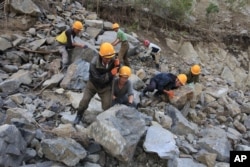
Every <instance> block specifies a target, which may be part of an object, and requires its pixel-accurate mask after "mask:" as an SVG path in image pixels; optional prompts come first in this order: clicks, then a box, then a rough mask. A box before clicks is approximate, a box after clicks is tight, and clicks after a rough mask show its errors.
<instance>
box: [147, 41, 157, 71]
mask: <svg viewBox="0 0 250 167" xmlns="http://www.w3.org/2000/svg"><path fill="white" fill-rule="evenodd" d="M143 44H144V46H145V47H146V48H147V50H146V52H145V53H144V55H143V57H148V56H150V55H151V56H152V58H153V60H154V61H155V67H156V68H157V69H159V68H160V64H159V63H160V58H161V48H160V47H159V46H158V45H156V44H154V43H152V42H150V41H149V40H144V42H143Z"/></svg>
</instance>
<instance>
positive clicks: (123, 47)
mask: <svg viewBox="0 0 250 167" xmlns="http://www.w3.org/2000/svg"><path fill="white" fill-rule="evenodd" d="M128 49H129V44H128V41H125V42H122V44H121V49H120V51H119V53H118V59H119V60H120V62H121V63H123V64H124V65H126V66H130V64H129V61H128V56H127V53H128Z"/></svg>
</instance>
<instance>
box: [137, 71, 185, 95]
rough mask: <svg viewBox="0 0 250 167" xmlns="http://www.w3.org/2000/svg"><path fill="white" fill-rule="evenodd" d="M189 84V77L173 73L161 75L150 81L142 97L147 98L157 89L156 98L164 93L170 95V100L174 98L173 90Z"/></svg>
mask: <svg viewBox="0 0 250 167" xmlns="http://www.w3.org/2000/svg"><path fill="white" fill-rule="evenodd" d="M186 82H187V76H186V75H185V74H179V75H178V76H176V75H174V74H172V73H163V72H162V73H159V74H157V75H155V76H154V77H153V78H151V79H150V83H149V85H147V86H146V88H145V89H144V90H143V92H142V94H141V95H140V97H143V96H145V94H146V93H147V92H148V91H149V92H153V91H154V90H155V89H157V92H156V93H155V96H159V95H162V94H163V93H164V94H166V95H168V97H169V98H172V97H173V96H174V92H173V91H172V90H173V89H176V88H178V87H180V86H183V85H185V84H186Z"/></svg>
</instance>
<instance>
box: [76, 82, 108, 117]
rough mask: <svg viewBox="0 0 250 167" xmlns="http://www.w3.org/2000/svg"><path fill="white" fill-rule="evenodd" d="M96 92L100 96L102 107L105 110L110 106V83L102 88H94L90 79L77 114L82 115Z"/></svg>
mask: <svg viewBox="0 0 250 167" xmlns="http://www.w3.org/2000/svg"><path fill="white" fill-rule="evenodd" d="M96 93H98V95H99V96H100V98H101V103H102V109H103V110H107V109H108V108H110V106H111V99H110V98H111V84H110V85H108V86H107V87H104V88H96V87H95V86H94V85H93V84H92V82H91V81H88V82H87V85H86V87H85V90H84V94H83V98H82V99H81V101H80V104H79V108H78V112H77V115H83V113H84V111H85V110H86V109H87V108H88V106H89V102H90V100H91V99H92V98H93V97H94V95H95V94H96Z"/></svg>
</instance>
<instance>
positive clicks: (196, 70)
mask: <svg viewBox="0 0 250 167" xmlns="http://www.w3.org/2000/svg"><path fill="white" fill-rule="evenodd" d="M180 71H181V73H184V74H186V75H187V83H197V82H199V76H200V73H201V67H200V66H199V65H198V64H195V65H193V66H192V67H191V68H189V69H188V70H187V69H186V70H180Z"/></svg>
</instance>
